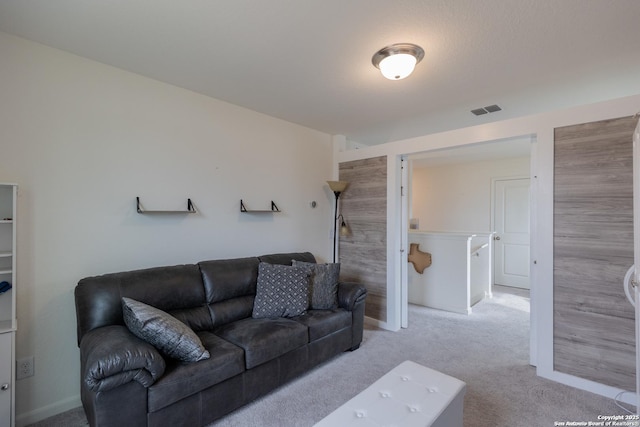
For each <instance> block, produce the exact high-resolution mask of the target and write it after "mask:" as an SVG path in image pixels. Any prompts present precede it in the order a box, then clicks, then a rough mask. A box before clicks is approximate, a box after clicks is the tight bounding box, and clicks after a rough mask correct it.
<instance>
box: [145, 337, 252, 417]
mask: <svg viewBox="0 0 640 427" xmlns="http://www.w3.org/2000/svg"><path fill="white" fill-rule="evenodd" d="M198 337H199V339H200V340H201V341H202V344H203V345H204V348H205V349H206V350H207V351H208V352H209V354H210V355H211V357H209V358H208V359H206V360H201V361H199V362H198V363H182V362H179V361H177V360H171V361H168V362H167V368H166V371H165V374H164V375H163V376H162V377H161V378H160V379H159V380H158V381H157V382H156V383H155V384H153V385H152V386H151V387H149V412H154V411H157V410H159V409H162V408H164V407H166V406H168V405H170V404H172V403H174V402H177V401H179V400H181V399H183V398H185V397H187V396H190V395H192V394H194V393H198V392H199V391H202V390H204V389H206V388H208V387H211V386H212V385H215V384H218V383H220V382H222V381H224V380H226V379H228V378H231V377H233V376H235V375H237V374H239V373H241V372H242V371H244V357H243V356H244V352H243V350H242V349H241V348H240V347H238V346H236V345H234V344H231V343H230V342H228V341H225V340H223V339H222V338H220V337H218V336H216V335H214V334H213V333H211V332H206V331H204V332H199V333H198Z"/></svg>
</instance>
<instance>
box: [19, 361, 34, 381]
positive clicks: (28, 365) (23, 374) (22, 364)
mask: <svg viewBox="0 0 640 427" xmlns="http://www.w3.org/2000/svg"><path fill="white" fill-rule="evenodd" d="M33 374H34V368H33V356H28V357H23V358H22V359H18V360H16V379H17V380H21V379H23V378H27V377H32V376H33Z"/></svg>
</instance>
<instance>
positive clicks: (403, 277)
mask: <svg viewBox="0 0 640 427" xmlns="http://www.w3.org/2000/svg"><path fill="white" fill-rule="evenodd" d="M400 168H401V172H400V173H401V181H402V184H401V185H402V191H401V194H400V230H402V231H401V232H400V233H399V235H400V242H401V244H400V298H401V303H400V326H401V327H402V328H407V327H409V272H408V266H407V262H408V260H407V257H408V256H409V239H408V237H409V233H408V231H409V212H411V210H410V208H409V200H410V199H411V197H409V194H410V193H409V192H410V191H411V185H410V180H409V177H410V176H411V171H410V170H409V168H411V162H409V161H407V156H400Z"/></svg>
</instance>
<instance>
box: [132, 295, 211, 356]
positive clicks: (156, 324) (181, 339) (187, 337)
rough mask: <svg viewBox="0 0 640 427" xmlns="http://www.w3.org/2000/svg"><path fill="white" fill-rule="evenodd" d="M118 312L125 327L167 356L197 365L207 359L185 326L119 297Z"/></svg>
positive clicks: (197, 340) (154, 310)
mask: <svg viewBox="0 0 640 427" xmlns="http://www.w3.org/2000/svg"><path fill="white" fill-rule="evenodd" d="M122 312H123V318H124V323H125V324H126V325H127V328H129V330H130V331H131V332H132V333H133V334H134V335H135V336H137V337H138V338H140V339H143V340H145V341H147V342H148V343H149V344H151V345H153V346H154V347H156V348H157V349H158V350H160V351H161V352H163V353H164V354H166V355H167V356H169V357H173V358H175V359H179V360H182V361H184V362H197V361H198V360H202V359H206V358H208V357H209V352H208V351H207V350H205V348H204V347H203V346H202V342H200V339H199V338H198V336H197V335H196V334H195V332H193V330H191V328H189V327H188V326H187V325H185V324H184V323H182V322H181V321H179V320H178V319H176V318H175V317H173V316H171V315H170V314H168V313H165V312H164V311H162V310H159V309H157V308H155V307H151V306H150V305H147V304H144V303H141V302H140V301H136V300H133V299H131V298H126V297H123V298H122Z"/></svg>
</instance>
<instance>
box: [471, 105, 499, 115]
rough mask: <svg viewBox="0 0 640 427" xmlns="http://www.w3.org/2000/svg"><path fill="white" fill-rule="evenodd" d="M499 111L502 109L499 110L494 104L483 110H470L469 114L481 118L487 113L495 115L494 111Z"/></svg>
mask: <svg viewBox="0 0 640 427" xmlns="http://www.w3.org/2000/svg"><path fill="white" fill-rule="evenodd" d="M500 110H502V108H500V107H499V106H498V105H496V104H493V105H488V106H486V107H484V108H476V109H475V110H471V112H472V113H473V114H475V115H476V116H481V115H483V114H487V113H495V112H496V111H500Z"/></svg>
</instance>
